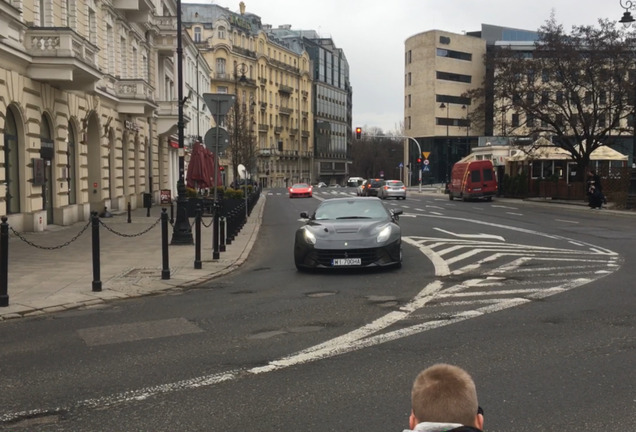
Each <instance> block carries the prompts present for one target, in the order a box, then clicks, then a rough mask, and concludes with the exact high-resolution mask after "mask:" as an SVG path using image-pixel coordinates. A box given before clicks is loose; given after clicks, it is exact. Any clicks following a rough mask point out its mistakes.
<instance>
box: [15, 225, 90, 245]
mask: <svg viewBox="0 0 636 432" xmlns="http://www.w3.org/2000/svg"><path fill="white" fill-rule="evenodd" d="M89 226H91V221H88V223H87V224H86V225H84V228H82V229H81V230H80V232H78V233H77V234H76V235H75V236H74V237H73V238H72V239H70V240H69V241H67V242H66V243H62V244H61V245H58V246H42V245H38V244H35V243H33V242H32V241H30V240H28V239H27V238H26V237H24V236H23V235H22V234H20V233H19V232H17V231H16V230H14V229H13V228H12V227H9V229H10V230H11V232H12V233H13V234H15V236H16V237H17V238H19V239H20V240H22V241H23V242H25V243H26V244H28V245H29V246H33V247H34V248H38V249H44V250H55V249H62V248H63V247H66V246H68V245H70V244H71V243H73V242H74V241H75V240H77V239H78V238H80V236H81V235H82V234H84V232H85V231H86V230H87V229H88V227H89Z"/></svg>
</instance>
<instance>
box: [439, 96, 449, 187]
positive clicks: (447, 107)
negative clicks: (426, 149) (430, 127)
mask: <svg viewBox="0 0 636 432" xmlns="http://www.w3.org/2000/svg"><path fill="white" fill-rule="evenodd" d="M439 107H440V108H441V109H444V108H446V149H445V151H444V154H445V156H446V164H445V165H446V167H445V168H446V183H448V163H449V160H448V159H449V147H450V142H449V135H448V121H449V120H448V119H449V117H448V115H449V109H450V103H448V104H445V103H444V102H442V103H441V104H440V106H439Z"/></svg>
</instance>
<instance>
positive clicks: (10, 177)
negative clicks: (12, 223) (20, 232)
mask: <svg viewBox="0 0 636 432" xmlns="http://www.w3.org/2000/svg"><path fill="white" fill-rule="evenodd" d="M19 163H20V156H19V148H18V127H17V124H16V121H15V117H14V116H13V112H12V111H11V109H8V110H7V118H6V120H5V123H4V179H5V184H6V189H5V191H6V192H5V198H4V199H5V202H6V206H7V214H12V213H20V165H19Z"/></svg>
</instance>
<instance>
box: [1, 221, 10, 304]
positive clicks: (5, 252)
mask: <svg viewBox="0 0 636 432" xmlns="http://www.w3.org/2000/svg"><path fill="white" fill-rule="evenodd" d="M7 220H8V219H7V217H6V216H2V223H1V224H0V307H6V306H9V294H8V292H9V224H8V223H7Z"/></svg>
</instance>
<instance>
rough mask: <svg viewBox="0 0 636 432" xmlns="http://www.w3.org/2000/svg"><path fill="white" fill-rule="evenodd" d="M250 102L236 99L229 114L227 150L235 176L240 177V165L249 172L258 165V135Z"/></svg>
mask: <svg viewBox="0 0 636 432" xmlns="http://www.w3.org/2000/svg"><path fill="white" fill-rule="evenodd" d="M249 110H251V106H248V103H246V102H245V101H241V100H239V99H237V100H236V102H235V104H234V106H233V107H232V109H231V110H230V112H229V113H228V116H227V130H228V135H229V137H230V144H229V146H228V148H227V150H226V152H227V155H228V157H229V159H230V164H231V165H232V172H233V174H234V178H235V179H238V178H239V172H238V166H239V165H240V164H243V165H244V166H245V169H246V170H247V172H248V173H251V172H253V170H254V168H255V167H256V136H255V133H254V128H253V124H252V123H253V116H252V115H251V113H250V111H249Z"/></svg>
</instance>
